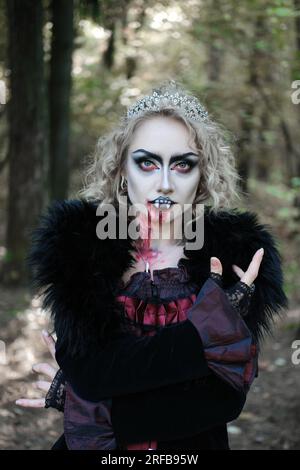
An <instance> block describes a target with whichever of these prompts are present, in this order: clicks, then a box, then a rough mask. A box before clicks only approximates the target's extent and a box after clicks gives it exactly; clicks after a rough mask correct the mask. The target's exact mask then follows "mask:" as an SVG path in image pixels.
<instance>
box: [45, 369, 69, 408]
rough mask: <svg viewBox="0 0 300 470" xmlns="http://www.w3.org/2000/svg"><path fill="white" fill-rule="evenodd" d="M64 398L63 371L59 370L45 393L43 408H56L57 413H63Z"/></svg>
mask: <svg viewBox="0 0 300 470" xmlns="http://www.w3.org/2000/svg"><path fill="white" fill-rule="evenodd" d="M65 398H66V390H65V376H64V373H63V371H62V370H61V369H59V370H58V371H57V372H56V375H55V377H54V379H53V381H52V383H51V385H50V388H49V390H48V392H47V395H46V398H45V408H56V409H57V410H58V411H64V407H65Z"/></svg>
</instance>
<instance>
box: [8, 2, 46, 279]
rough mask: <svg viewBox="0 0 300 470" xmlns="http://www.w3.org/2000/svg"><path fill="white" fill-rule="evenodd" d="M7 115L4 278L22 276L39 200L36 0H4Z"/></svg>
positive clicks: (41, 161) (41, 151) (39, 17)
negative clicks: (7, 163) (6, 39)
mask: <svg viewBox="0 0 300 470" xmlns="http://www.w3.org/2000/svg"><path fill="white" fill-rule="evenodd" d="M6 11H7V19H8V59H9V60H8V62H9V68H10V93H11V98H10V100H9V102H8V104H7V107H8V119H9V151H8V153H9V182H8V185H9V191H8V207H7V209H8V212H7V217H8V222H7V232H6V247H7V256H6V259H5V264H4V271H3V273H2V277H3V280H4V282H6V283H18V282H21V281H23V280H25V278H26V270H25V263H24V259H25V255H26V251H27V247H28V235H29V231H30V230H31V228H33V226H34V225H35V223H36V217H37V215H38V214H39V213H40V211H41V209H42V207H43V202H44V197H43V194H44V191H43V186H44V184H45V156H46V152H45V151H46V146H45V143H46V133H45V126H44V123H45V87H44V76H43V37H42V27H43V8H42V2H41V0H7V1H6Z"/></svg>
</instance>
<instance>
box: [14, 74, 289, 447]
mask: <svg viewBox="0 0 300 470" xmlns="http://www.w3.org/2000/svg"><path fill="white" fill-rule="evenodd" d="M95 157H96V158H95V160H94V161H93V163H92V165H91V167H90V168H89V169H88V173H87V176H88V179H87V185H86V188H85V189H84V191H83V192H81V196H84V198H83V199H81V200H73V201H62V202H59V201H56V202H55V203H54V204H52V206H50V207H49V209H48V212H47V213H46V214H44V215H43V217H42V218H41V224H40V226H39V227H38V228H37V229H36V230H35V232H34V234H33V244H32V249H31V252H30V254H29V263H30V267H31V270H32V276H33V281H34V287H35V288H39V289H42V293H43V307H44V308H49V309H50V310H51V314H52V317H53V319H54V328H55V331H56V335H57V342H56V345H55V357H56V360H57V362H58V364H59V367H60V370H59V371H58V373H57V374H56V377H55V379H54V381H53V383H52V385H51V387H50V390H49V392H48V393H47V397H46V406H55V407H57V408H58V409H61V410H64V436H62V438H61V439H60V440H59V441H58V443H57V444H56V445H55V446H54V448H64V447H67V448H69V449H80V448H81V449H142V448H144V449H149V448H151V449H160V450H166V449H172V448H176V449H180V448H181V449H185V450H187V449H228V448H229V446H228V437H227V429H226V423H227V422H229V421H232V420H233V419H235V418H237V417H238V415H239V414H240V412H241V410H242V408H243V406H244V403H245V399H246V394H247V392H248V390H249V387H250V386H251V383H252V381H253V379H254V376H255V375H257V357H258V351H259V341H260V339H261V338H262V336H263V332H266V331H268V330H269V323H270V320H271V318H272V316H273V315H274V314H275V313H277V312H279V310H280V308H281V307H286V306H287V299H286V296H285V294H284V292H283V290H282V282H283V280H282V271H281V265H280V256H279V253H278V251H277V249H276V247H275V243H274V240H273V238H272V236H271V234H270V233H269V232H268V231H267V229H266V227H264V226H262V225H260V224H259V223H258V222H257V218H256V216H255V214H253V213H249V212H244V213H239V212H238V211H237V210H236V209H230V206H231V205H232V203H233V201H234V200H235V199H236V198H237V197H238V191H237V189H236V183H237V181H238V175H237V173H236V170H235V167H234V159H233V156H232V153H231V150H230V148H229V146H228V145H227V144H226V140H225V138H224V134H223V132H222V131H221V129H220V127H219V126H217V124H216V123H214V122H213V121H212V120H211V119H210V118H209V116H208V114H207V112H206V110H205V109H204V108H203V107H202V105H201V104H200V103H199V102H198V100H197V99H196V98H194V97H191V96H189V95H188V94H186V93H185V91H184V90H183V89H182V88H180V87H178V86H177V85H176V83H174V82H171V83H169V84H167V85H163V86H162V87H161V88H159V89H158V90H156V91H154V92H153V93H152V94H151V95H150V96H148V97H145V98H143V99H142V100H139V101H138V102H137V103H136V105H134V106H133V107H132V108H130V109H129V110H128V112H127V115H126V116H125V118H124V119H123V121H122V122H121V123H120V126H119V127H117V128H116V129H114V130H113V132H112V133H111V134H110V135H108V136H106V137H105V138H103V139H101V140H100V141H99V144H98V147H97V151H96V155H95ZM121 196H127V197H128V203H129V208H132V207H135V206H136V205H138V204H140V205H142V206H143V207H145V208H146V211H145V212H144V213H143V211H141V212H139V213H138V216H137V217H136V218H135V221H137V222H138V223H137V224H136V225H135V227H139V228H140V233H139V235H140V236H139V237H138V238H137V239H134V237H133V236H132V233H133V231H131V232H130V229H132V227H131V222H132V217H129V218H128V219H127V221H126V223H127V234H128V233H130V236H127V238H124V239H123V238H122V237H118V236H115V234H119V233H120V231H119V230H120V228H121V226H123V225H124V224H123V219H122V217H123V212H122V210H123V207H124V206H123V204H121V203H123V199H122V197H121ZM208 201H210V202H211V206H205V208H204V212H202V214H201V215H200V216H199V212H198V211H197V209H198V208H199V204H200V209H201V208H202V207H203V206H201V204H203V203H204V202H208ZM105 204H111V207H112V209H113V210H112V211H111V212H112V213H114V215H115V217H114V221H115V222H116V227H115V228H114V229H112V230H110V231H109V237H108V238H106V239H104V238H103V237H102V238H101V237H100V239H99V233H100V232H101V230H102V232H103V225H101V224H100V225H101V227H100V232H99V230H98V228H99V225H98V223H99V217H98V214H99V212H97V213H96V211H97V207H98V206H99V207H100V208H104V207H105ZM189 204H192V208H193V210H192V215H193V219H192V220H188V221H187V222H186V219H184V217H181V218H180V224H179V225H181V228H183V235H182V236H181V238H179V241H177V237H176V236H175V233H176V230H175V226H176V222H177V219H178V217H179V216H178V213H180V214H181V215H182V214H183V215H184V214H186V213H187V210H186V205H189ZM176 209H181V211H178V212H176ZM114 210H115V212H114ZM126 213H127V212H126ZM103 216H104V214H103V213H102V215H101V218H100V222H105V219H104V217H103ZM131 216H132V214H131ZM128 220H129V222H130V223H129V222H128ZM149 220H150V231H149V225H147V223H146V222H148V221H149ZM199 220H200V221H201V222H202V225H200V228H199V225H197V222H199ZM195 224H196V230H193V231H192V233H193V237H191V239H192V244H189V245H187V244H186V242H187V238H188V237H187V234H188V233H190V232H188V231H187V230H186V229H187V227H188V226H189V227H192V228H194V229H195ZM177 227H178V225H177ZM115 229H116V230H115ZM202 229H203V230H202ZM159 230H161V234H160V236H158V237H157V235H159ZM200 232H201V234H202V233H203V234H204V239H203V240H202V241H203V244H201V240H200V247H199V245H197V243H196V242H199V233H200ZM145 233H146V238H143V236H144V234H145ZM153 234H155V236H154V237H153ZM102 235H103V233H102ZM200 238H201V237H200ZM193 243H194V245H193ZM187 246H188V247H189V248H187ZM195 246H196V247H197V248H196V249H195ZM47 341H48V344H50V347H51V348H52V349H53V344H52V343H51V338H50V337H48V340H47ZM49 342H50V343H49ZM38 369H39V370H37V371H40V372H47V371H46V370H45V369H44V368H43V369H42V368H41V366H40V367H38ZM48 372H49V370H48ZM50 375H53V371H52V373H51V374H50ZM38 386H40V388H41V389H43V390H45V391H46V390H47V389H48V388H49V385H47V384H45V383H42V384H38ZM19 403H20V404H21V405H23V406H33V405H36V406H40V405H42V406H44V403H45V402H43V401H39V402H34V403H33V402H29V401H28V400H26V399H23V401H21V402H19Z"/></svg>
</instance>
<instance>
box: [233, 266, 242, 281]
mask: <svg viewBox="0 0 300 470" xmlns="http://www.w3.org/2000/svg"><path fill="white" fill-rule="evenodd" d="M232 269H233V270H234V272H235V273H236V275H237V276H238V277H239V278H240V279H241V278H242V277H243V276H244V274H245V272H244V271H243V270H242V269H241V268H240V267H239V266H237V265H236V264H233V265H232Z"/></svg>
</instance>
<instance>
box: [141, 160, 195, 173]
mask: <svg viewBox="0 0 300 470" xmlns="http://www.w3.org/2000/svg"><path fill="white" fill-rule="evenodd" d="M133 159H134V161H135V163H136V164H137V165H138V167H139V168H140V169H141V170H142V171H153V170H155V168H157V165H156V163H155V162H153V161H152V160H150V159H149V158H147V157H133ZM149 163H150V165H149ZM182 164H183V165H185V167H182V166H180V165H182ZM196 165H197V162H195V161H193V160H191V159H188V158H185V159H183V160H180V161H178V162H176V163H175V164H173V166H172V168H171V169H172V170H174V169H176V168H178V170H179V172H180V173H189V172H190V171H191V170H192V169H193V168H194V167H195V166H196Z"/></svg>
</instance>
